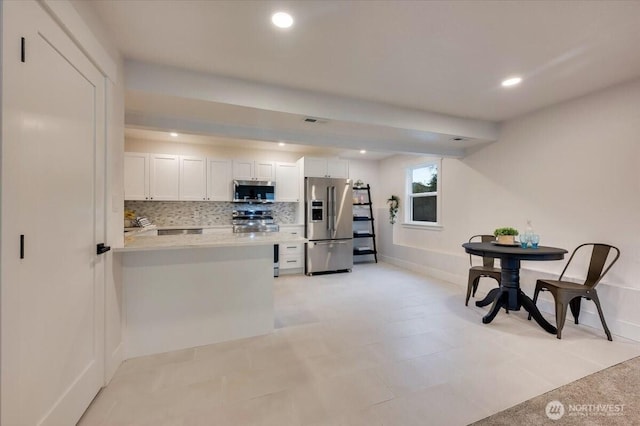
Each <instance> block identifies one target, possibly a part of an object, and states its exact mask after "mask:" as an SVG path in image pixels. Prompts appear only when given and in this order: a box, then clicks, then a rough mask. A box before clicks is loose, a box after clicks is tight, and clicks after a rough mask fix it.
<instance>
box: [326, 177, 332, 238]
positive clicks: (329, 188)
mask: <svg viewBox="0 0 640 426" xmlns="http://www.w3.org/2000/svg"><path fill="white" fill-rule="evenodd" d="M330 212H331V187H329V186H327V207H326V213H325V214H326V215H327V217H326V218H325V220H326V221H327V231H329V232H331V214H330Z"/></svg>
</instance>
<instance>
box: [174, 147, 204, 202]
mask: <svg viewBox="0 0 640 426" xmlns="http://www.w3.org/2000/svg"><path fill="white" fill-rule="evenodd" d="M179 183H180V200H184V201H203V200H206V199H207V159H206V158H203V157H187V156H183V155H181V156H180V179H179Z"/></svg>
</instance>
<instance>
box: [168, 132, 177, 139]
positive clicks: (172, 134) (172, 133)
mask: <svg viewBox="0 0 640 426" xmlns="http://www.w3.org/2000/svg"><path fill="white" fill-rule="evenodd" d="M169 134H170V135H171V137H172V138H177V137H178V134H177V133H176V132H171V133H169Z"/></svg>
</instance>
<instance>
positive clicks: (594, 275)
mask: <svg viewBox="0 0 640 426" xmlns="http://www.w3.org/2000/svg"><path fill="white" fill-rule="evenodd" d="M589 248H591V249H592V250H591V260H590V262H589V270H588V271H587V278H586V279H585V281H584V283H583V284H577V283H574V282H569V281H563V280H562V277H563V276H564V274H565V272H566V271H567V268H568V267H569V265H570V264H571V261H572V260H573V258H574V256H575V255H576V253H578V251H579V250H580V251H582V250H588V249H589ZM610 253H613V254H615V256H613V258H612V259H611V260H609V261H607V260H608V259H609V258H610V257H611V256H610ZM619 257H620V250H618V248H617V247H614V246H611V245H608V244H600V243H586V244H581V245H579V246H578V247H576V249H575V250H574V251H573V253H571V257H570V258H569V261H568V262H567V264H566V265H565V267H564V269H563V270H562V273H561V274H560V277H559V278H558V280H538V281H537V282H536V290H535V293H534V295H533V303H536V302H537V301H538V295H539V294H540V292H541V291H549V292H551V294H553V298H554V300H555V304H556V327H557V329H558V334H557V338H558V339H560V338H561V337H562V328H563V327H564V322H565V319H566V317H567V305H569V308H570V309H571V313H572V314H573V318H574V319H575V323H576V324H578V316H579V315H580V302H581V300H582V298H585V299H587V300H593V303H595V304H596V308H598V314H599V315H600V321H601V322H602V327H603V328H604V332H605V333H606V334H607V339H609V340H612V339H611V332H610V331H609V327H607V323H606V321H605V320H604V314H603V313H602V307H601V306H600V299H599V298H598V292H597V291H596V288H595V287H596V286H597V285H598V283H599V282H600V281H601V280H602V277H604V276H605V274H606V273H607V272H609V269H611V267H612V266H613V264H614V263H616V262H617V261H618V258H619ZM529 320H531V314H529Z"/></svg>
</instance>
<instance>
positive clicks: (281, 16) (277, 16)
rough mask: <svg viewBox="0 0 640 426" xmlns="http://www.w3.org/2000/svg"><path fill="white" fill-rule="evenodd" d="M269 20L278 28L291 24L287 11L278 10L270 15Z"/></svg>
mask: <svg viewBox="0 0 640 426" xmlns="http://www.w3.org/2000/svg"><path fill="white" fill-rule="evenodd" d="M271 22H273V25H275V26H276V27H278V28H289V27H290V26H291V25H293V18H292V17H291V15H289V14H288V13H287V12H278V13H274V14H273V15H271Z"/></svg>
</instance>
